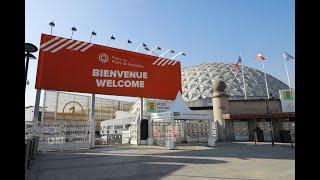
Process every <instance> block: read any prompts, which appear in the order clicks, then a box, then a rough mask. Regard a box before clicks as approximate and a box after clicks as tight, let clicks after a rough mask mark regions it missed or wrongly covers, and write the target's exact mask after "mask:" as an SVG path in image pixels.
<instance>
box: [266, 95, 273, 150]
mask: <svg viewBox="0 0 320 180" xmlns="http://www.w3.org/2000/svg"><path fill="white" fill-rule="evenodd" d="M270 97H271V98H272V95H270ZM271 98H267V99H266V106H267V112H268V118H269V120H270V123H269V125H270V134H271V143H272V147H273V146H274V138H273V130H272V129H273V128H272V120H271V119H270V111H269V105H268V101H269V99H271Z"/></svg>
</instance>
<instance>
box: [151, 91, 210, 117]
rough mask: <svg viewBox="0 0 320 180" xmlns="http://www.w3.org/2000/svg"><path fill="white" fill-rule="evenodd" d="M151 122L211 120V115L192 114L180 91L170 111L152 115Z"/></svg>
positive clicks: (202, 113)
mask: <svg viewBox="0 0 320 180" xmlns="http://www.w3.org/2000/svg"><path fill="white" fill-rule="evenodd" d="M151 120H152V121H153V122H154V121H161V122H173V121H174V120H211V114H210V113H207V112H192V111H191V109H190V108H189V107H188V106H187V105H186V103H185V102H184V100H183V99H182V96H181V93H180V91H179V92H178V94H177V96H176V98H175V100H174V101H173V102H172V104H171V107H170V108H169V110H168V111H166V112H161V113H151Z"/></svg>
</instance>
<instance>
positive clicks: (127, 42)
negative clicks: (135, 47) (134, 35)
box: [121, 39, 132, 47]
mask: <svg viewBox="0 0 320 180" xmlns="http://www.w3.org/2000/svg"><path fill="white" fill-rule="evenodd" d="M131 43H132V41H130V40H129V39H128V40H126V41H125V42H123V44H122V45H121V47H124V46H125V45H126V44H131Z"/></svg>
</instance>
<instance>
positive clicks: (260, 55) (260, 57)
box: [257, 53, 266, 61]
mask: <svg viewBox="0 0 320 180" xmlns="http://www.w3.org/2000/svg"><path fill="white" fill-rule="evenodd" d="M257 60H258V61H264V60H266V58H265V57H264V56H263V54H262V53H259V54H257Z"/></svg>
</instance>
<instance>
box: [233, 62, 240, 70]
mask: <svg viewBox="0 0 320 180" xmlns="http://www.w3.org/2000/svg"><path fill="white" fill-rule="evenodd" d="M232 68H233V70H238V68H239V63H238V62H237V63H236V64H233V66H232Z"/></svg>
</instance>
